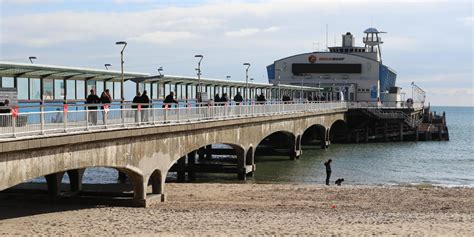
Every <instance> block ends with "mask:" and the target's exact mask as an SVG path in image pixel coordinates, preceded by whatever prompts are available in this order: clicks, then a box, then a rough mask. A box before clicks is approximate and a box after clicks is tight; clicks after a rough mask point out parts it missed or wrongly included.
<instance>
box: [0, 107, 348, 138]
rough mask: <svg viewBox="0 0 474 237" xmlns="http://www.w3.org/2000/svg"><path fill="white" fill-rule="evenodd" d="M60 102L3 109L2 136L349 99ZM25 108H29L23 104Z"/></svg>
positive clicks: (230, 115)
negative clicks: (170, 102)
mask: <svg viewBox="0 0 474 237" xmlns="http://www.w3.org/2000/svg"><path fill="white" fill-rule="evenodd" d="M115 107H116V108H114V107H113V106H112V107H109V106H108V105H65V106H63V105H59V106H39V107H38V106H37V107H29V108H30V110H37V111H34V112H19V111H21V109H20V110H19V109H18V108H14V109H11V111H10V112H9V113H3V114H1V113H0V139H11V138H20V137H25V136H37V135H48V134H58V133H68V132H80V131H96V130H97V131H100V130H107V129H115V128H124V127H127V128H133V127H141V126H162V125H164V124H170V123H174V124H176V123H192V122H199V121H209V120H224V119H234V118H239V117H254V116H271V115H277V114H289V113H302V112H309V111H325V110H332V109H340V108H347V104H346V103H345V102H287V103H282V102H266V103H257V104H256V103H254V102H252V103H246V104H244V103H240V104H235V103H233V104H229V103H219V104H217V103H214V104H186V103H180V104H144V105H139V104H122V105H116V106H115ZM22 109H23V110H25V109H27V108H26V107H25V108H22Z"/></svg>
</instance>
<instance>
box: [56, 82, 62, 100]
mask: <svg viewBox="0 0 474 237" xmlns="http://www.w3.org/2000/svg"><path fill="white" fill-rule="evenodd" d="M54 99H56V100H63V99H64V81H63V80H54Z"/></svg>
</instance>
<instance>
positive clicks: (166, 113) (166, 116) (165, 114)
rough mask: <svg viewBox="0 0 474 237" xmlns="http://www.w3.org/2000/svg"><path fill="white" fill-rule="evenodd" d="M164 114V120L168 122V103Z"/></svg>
mask: <svg viewBox="0 0 474 237" xmlns="http://www.w3.org/2000/svg"><path fill="white" fill-rule="evenodd" d="M163 112H164V116H163V122H165V123H166V120H168V105H165V108H164V111H163Z"/></svg>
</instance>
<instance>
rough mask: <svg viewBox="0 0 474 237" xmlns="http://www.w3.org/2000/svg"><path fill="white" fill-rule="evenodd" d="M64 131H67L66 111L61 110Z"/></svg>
mask: <svg viewBox="0 0 474 237" xmlns="http://www.w3.org/2000/svg"><path fill="white" fill-rule="evenodd" d="M63 122H64V132H67V111H63Z"/></svg>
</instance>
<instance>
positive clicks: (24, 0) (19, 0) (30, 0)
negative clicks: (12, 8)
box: [2, 0, 61, 5]
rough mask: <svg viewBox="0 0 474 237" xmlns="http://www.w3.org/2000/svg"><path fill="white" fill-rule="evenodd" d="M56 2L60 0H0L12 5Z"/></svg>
mask: <svg viewBox="0 0 474 237" xmlns="http://www.w3.org/2000/svg"><path fill="white" fill-rule="evenodd" d="M57 2H61V0H2V4H12V5H29V4H46V3H57Z"/></svg>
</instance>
